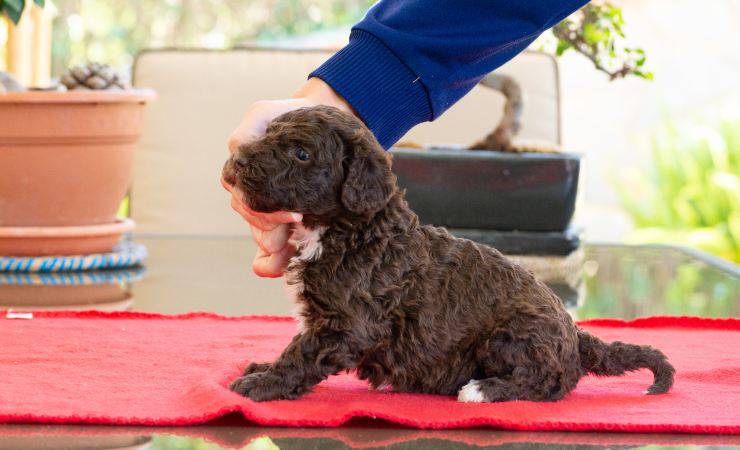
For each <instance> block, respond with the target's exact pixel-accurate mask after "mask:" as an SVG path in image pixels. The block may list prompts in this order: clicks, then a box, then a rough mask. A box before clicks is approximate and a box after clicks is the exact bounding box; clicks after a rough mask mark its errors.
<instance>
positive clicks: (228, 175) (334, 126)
mask: <svg viewBox="0 0 740 450" xmlns="http://www.w3.org/2000/svg"><path fill="white" fill-rule="evenodd" d="M224 180H226V182H227V183H229V184H231V185H233V186H234V187H235V188H236V189H237V190H238V191H239V192H240V193H241V194H242V196H243V198H244V201H245V202H246V204H247V205H248V206H249V207H250V208H252V209H253V210H255V211H259V212H274V211H292V212H299V213H302V214H303V215H304V216H313V217H315V218H316V219H318V220H319V221H331V219H333V218H336V217H340V216H347V215H348V214H349V215H359V216H371V215H373V214H375V213H377V212H378V211H380V210H381V209H383V208H384V207H385V205H386V204H387V203H388V200H389V199H390V197H391V196H392V195H393V193H394V192H395V191H396V178H395V176H394V175H393V173H392V172H391V165H390V157H389V156H388V155H387V154H386V152H385V151H383V149H382V148H381V146H380V144H378V142H377V140H376V139H375V137H374V136H373V134H372V133H371V132H370V130H368V129H367V128H366V127H365V126H364V125H363V124H362V123H361V122H360V121H359V120H358V119H357V118H355V117H354V116H352V115H350V114H347V113H344V112H341V111H339V110H338V109H336V108H332V107H328V106H316V107H311V108H302V109H298V110H295V111H291V112H288V113H286V114H283V115H282V116H280V117H278V118H276V119H274V120H273V121H272V122H270V124H269V125H268V126H267V130H266V132H265V135H264V136H263V137H262V138H261V139H259V140H258V141H255V142H250V143H248V144H245V145H243V146H242V147H240V148H239V150H238V151H237V152H235V153H234V154H233V155H232V157H231V158H230V159H229V160H228V161H227V162H226V165H225V166H224Z"/></svg>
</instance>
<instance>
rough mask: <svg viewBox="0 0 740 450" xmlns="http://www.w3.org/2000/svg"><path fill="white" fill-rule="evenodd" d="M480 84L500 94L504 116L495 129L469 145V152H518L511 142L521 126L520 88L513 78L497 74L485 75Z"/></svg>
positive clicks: (522, 106)
mask: <svg viewBox="0 0 740 450" xmlns="http://www.w3.org/2000/svg"><path fill="white" fill-rule="evenodd" d="M480 84H481V85H483V86H486V87H489V88H491V89H494V90H497V91H499V92H501V94H503V96H504V97H505V98H506V103H505V104H504V115H503V117H501V121H500V122H499V124H498V125H497V126H496V129H495V130H493V131H492V132H491V133H490V134H489V135H488V136H486V137H485V138H483V139H482V140H480V141H478V142H476V143H475V144H473V145H471V146H470V150H499V151H506V152H516V151H519V150H517V149H516V148H515V147H514V145H513V144H512V140H513V139H514V136H516V134H517V133H518V132H519V129H520V128H521V126H522V123H521V118H522V110H523V108H524V100H523V97H522V88H521V87H520V86H519V83H518V82H517V81H516V80H515V79H514V78H513V77H510V76H508V75H503V74H497V73H490V74H488V75H486V77H485V78H483V79H482V80H481V81H480Z"/></svg>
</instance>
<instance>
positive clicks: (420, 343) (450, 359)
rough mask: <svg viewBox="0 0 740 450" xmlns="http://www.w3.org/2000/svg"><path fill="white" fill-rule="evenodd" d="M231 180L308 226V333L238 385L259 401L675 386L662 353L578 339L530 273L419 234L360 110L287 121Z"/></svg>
mask: <svg viewBox="0 0 740 450" xmlns="http://www.w3.org/2000/svg"><path fill="white" fill-rule="evenodd" d="M224 179H225V180H227V182H228V183H230V184H232V185H234V186H235V187H236V188H237V189H239V191H240V192H241V193H242V194H243V196H244V200H245V201H246V202H247V204H248V205H249V206H250V207H251V208H252V209H254V210H256V211H262V212H273V211H278V210H286V211H296V212H300V213H302V214H303V217H304V220H303V224H302V226H301V227H300V230H296V234H297V239H298V254H297V256H295V257H294V258H293V260H292V262H291V264H290V266H289V268H288V272H287V274H286V277H287V282H288V283H289V284H290V285H292V287H293V288H294V291H295V294H296V301H297V302H298V305H299V309H300V319H301V329H300V333H299V334H298V335H297V336H295V337H294V338H293V341H292V342H291V343H290V345H288V347H287V348H286V349H285V351H283V353H282V355H281V356H280V357H279V358H278V359H277V361H275V362H273V363H263V364H254V363H253V364H250V365H249V367H247V369H246V371H245V373H244V376H242V377H240V378H238V379H237V380H235V381H234V382H233V383H232V385H231V388H232V389H233V390H234V391H236V392H238V393H240V394H242V395H245V396H247V397H249V398H251V399H252V400H256V401H264V400H275V399H294V398H297V397H299V396H300V395H302V394H305V393H306V392H309V391H310V390H311V388H312V387H313V386H315V385H316V384H318V383H319V382H321V381H322V380H324V379H325V378H326V377H328V376H329V375H332V374H336V373H338V372H340V371H343V370H356V371H357V375H358V376H359V377H360V378H362V379H366V380H368V381H369V382H370V383H371V384H372V385H373V386H374V387H379V386H382V385H390V386H392V387H393V388H394V389H395V390H397V391H409V392H424V393H432V394H445V395H450V394H457V395H458V399H459V400H460V401H465V402H498V401H506V400H515V399H516V400H535V401H553V400H558V399H561V398H563V396H565V395H566V394H567V393H568V392H570V391H571V390H572V389H573V388H574V387H575V386H576V383H577V382H578V380H579V378H581V377H582V376H584V375H585V374H587V373H593V374H596V375H620V374H623V373H625V372H627V371H632V370H637V369H640V368H648V369H650V370H651V371H652V372H653V374H654V378H655V380H654V384H653V385H652V386H650V387H649V388H648V390H647V392H648V393H650V394H659V393H664V392H666V391H668V389H669V388H670V387H671V384H672V383H673V373H674V369H673V367H672V366H671V365H670V364H669V363H668V362H667V360H666V357H665V355H663V353H661V352H660V351H658V350H656V349H654V348H651V347H647V346H638V345H632V344H624V343H621V342H614V343H611V344H606V343H604V342H602V341H600V340H599V339H597V338H596V337H594V336H591V335H589V334H588V333H585V332H583V331H581V330H579V329H578V328H577V327H576V325H575V324H574V323H573V320H571V318H570V316H569V315H568V313H567V312H566V311H565V308H564V307H563V305H562V304H561V302H560V300H559V299H558V298H557V297H556V296H555V294H553V292H552V291H551V290H550V289H549V288H547V287H546V286H545V285H544V284H542V283H540V282H539V281H537V280H536V279H535V277H534V276H533V275H532V273H530V272H529V271H527V270H525V269H523V268H522V267H520V266H517V265H516V264H514V263H512V262H511V261H509V260H508V259H507V258H505V257H504V256H503V255H502V254H501V253H500V252H498V251H497V250H495V249H493V248H490V247H486V246H484V245H480V244H476V243H475V242H471V241H469V240H465V239H457V238H455V237H453V236H451V235H450V234H449V233H448V232H447V231H446V230H445V229H443V228H437V227H433V226H428V225H421V224H420V223H419V220H418V218H417V216H416V215H415V214H414V212H413V211H411V210H410V209H409V207H408V205H407V204H406V201H405V200H404V198H403V192H401V191H400V190H399V189H398V188H397V186H396V178H395V176H394V175H393V173H392V172H391V163H390V156H389V155H388V154H387V153H385V152H384V151H383V149H382V148H381V147H380V145H379V144H378V142H377V141H376V140H375V138H374V136H373V134H372V133H371V132H370V131H369V130H368V129H367V128H365V126H364V125H363V124H362V123H361V122H360V121H358V120H357V119H356V118H354V117H352V116H350V115H348V114H345V113H342V112H340V111H338V110H336V109H333V108H329V107H315V108H306V109H300V110H296V111H293V112H289V113H287V114H285V115H283V116H280V117H279V118H277V119H275V120H274V121H273V122H272V123H271V124H270V125H269V126H268V128H267V132H266V134H265V135H264V137H263V138H262V139H260V140H259V141H256V142H254V143H250V144H248V145H245V146H243V147H242V148H241V149H240V150H239V151H238V152H237V153H235V154H234V155H233V157H232V158H231V159H230V160H229V161H227V163H226V166H225V167H224Z"/></svg>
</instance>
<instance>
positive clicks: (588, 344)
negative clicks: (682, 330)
mask: <svg viewBox="0 0 740 450" xmlns="http://www.w3.org/2000/svg"><path fill="white" fill-rule="evenodd" d="M578 350H579V353H580V356H581V368H582V369H583V370H584V371H585V372H589V373H593V374H594V375H622V374H624V373H626V372H631V371H633V370H637V369H643V368H645V369H650V370H651V371H652V372H653V385H652V386H650V387H649V388H648V389H647V393H648V394H663V393H666V392H668V389H670V388H671V386H672V385H673V374H674V373H675V372H676V370H675V369H674V368H673V366H672V365H671V364H670V363H669V362H668V358H666V356H665V355H664V354H663V352H661V351H660V350H657V349H654V348H653V347H649V346H647V345H634V344H625V343H624V342H612V343H611V344H607V343H605V342H603V341H602V340H600V339H598V338H597V337H595V336H592V335H590V334H588V333H586V332H585V331H581V330H578Z"/></svg>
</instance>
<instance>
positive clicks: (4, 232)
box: [0, 219, 135, 239]
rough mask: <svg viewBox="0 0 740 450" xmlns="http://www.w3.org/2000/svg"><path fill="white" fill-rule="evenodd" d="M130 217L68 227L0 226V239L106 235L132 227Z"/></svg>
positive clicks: (129, 229)
mask: <svg viewBox="0 0 740 450" xmlns="http://www.w3.org/2000/svg"><path fill="white" fill-rule="evenodd" d="M134 225H135V223H134V221H133V220H131V219H117V220H116V221H115V222H113V223H106V224H102V225H77V226H68V227H64V226H62V227H35V226H30V227H0V239H8V238H11V239H18V238H24V239H49V238H67V237H93V236H108V235H112V234H120V233H125V232H127V231H131V230H133V229H134Z"/></svg>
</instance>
